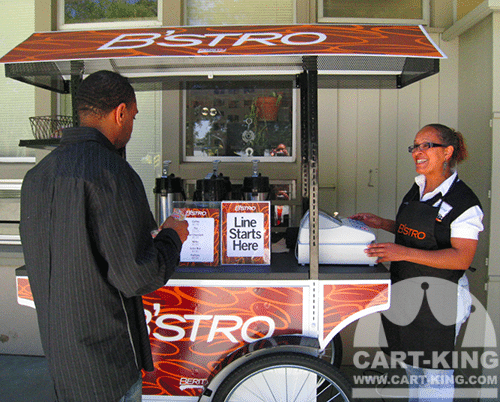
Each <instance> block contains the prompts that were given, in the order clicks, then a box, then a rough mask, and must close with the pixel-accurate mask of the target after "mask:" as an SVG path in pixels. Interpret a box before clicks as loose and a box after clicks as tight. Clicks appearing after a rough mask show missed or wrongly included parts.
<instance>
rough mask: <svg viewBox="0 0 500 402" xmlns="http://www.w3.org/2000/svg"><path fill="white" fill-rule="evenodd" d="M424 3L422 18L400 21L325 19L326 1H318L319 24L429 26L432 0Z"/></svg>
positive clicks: (424, 0)
mask: <svg viewBox="0 0 500 402" xmlns="http://www.w3.org/2000/svg"><path fill="white" fill-rule="evenodd" d="M420 1H421V2H422V14H423V15H422V18H421V19H419V18H415V19H400V18H332V17H324V16H323V11H324V0H317V7H318V10H317V11H318V13H317V14H318V22H329V23H337V24H338V23H343V24H401V25H429V23H430V0H420Z"/></svg>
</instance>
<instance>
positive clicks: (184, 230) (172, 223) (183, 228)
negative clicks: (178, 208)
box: [159, 216, 189, 243]
mask: <svg viewBox="0 0 500 402" xmlns="http://www.w3.org/2000/svg"><path fill="white" fill-rule="evenodd" d="M166 228H170V229H174V230H175V231H176V232H177V234H178V235H179V237H180V239H181V242H182V243H184V242H185V241H186V239H187V237H188V236H189V230H188V223H187V221H185V220H179V219H176V218H174V217H173V216H169V217H168V218H167V219H166V220H165V222H163V223H162V224H161V226H160V227H159V229H160V230H162V229H166Z"/></svg>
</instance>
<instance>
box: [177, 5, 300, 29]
mask: <svg viewBox="0 0 500 402" xmlns="http://www.w3.org/2000/svg"><path fill="white" fill-rule="evenodd" d="M185 16H186V17H185V18H186V22H185V23H186V25H198V26H199V25H234V24H251V25H256V24H292V23H294V22H295V0H251V1H248V0H186V2H185Z"/></svg>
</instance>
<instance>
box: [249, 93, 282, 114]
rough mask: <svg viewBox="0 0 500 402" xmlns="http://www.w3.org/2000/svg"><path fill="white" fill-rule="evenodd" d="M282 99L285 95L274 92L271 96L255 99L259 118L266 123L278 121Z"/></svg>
mask: <svg viewBox="0 0 500 402" xmlns="http://www.w3.org/2000/svg"><path fill="white" fill-rule="evenodd" d="M282 99H283V95H282V94H278V93H276V92H273V93H272V94H271V96H259V97H258V98H257V99H255V102H254V104H255V112H256V115H257V118H258V119H259V120H265V121H276V120H278V111H279V107H280V103H281V100H282ZM252 106H253V105H252Z"/></svg>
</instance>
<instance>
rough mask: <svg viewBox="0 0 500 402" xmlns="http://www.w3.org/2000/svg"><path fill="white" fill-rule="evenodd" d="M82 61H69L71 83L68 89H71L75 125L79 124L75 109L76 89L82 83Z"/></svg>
mask: <svg viewBox="0 0 500 402" xmlns="http://www.w3.org/2000/svg"><path fill="white" fill-rule="evenodd" d="M83 70H84V67H83V62H81V61H72V62H71V85H70V91H71V102H72V109H73V110H72V112H73V124H74V126H75V127H77V126H79V125H80V122H79V121H78V111H77V110H76V102H75V99H76V93H77V91H78V88H79V87H80V84H81V83H82V80H83Z"/></svg>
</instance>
